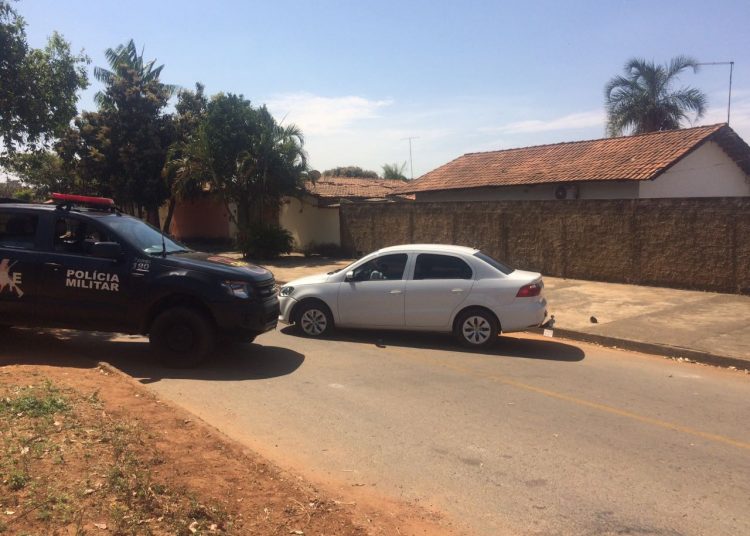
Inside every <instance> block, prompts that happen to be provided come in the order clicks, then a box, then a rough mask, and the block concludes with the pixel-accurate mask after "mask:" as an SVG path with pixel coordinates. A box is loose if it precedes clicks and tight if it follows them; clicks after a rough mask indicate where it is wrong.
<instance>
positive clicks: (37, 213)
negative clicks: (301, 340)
mask: <svg viewBox="0 0 750 536" xmlns="http://www.w3.org/2000/svg"><path fill="white" fill-rule="evenodd" d="M278 315H279V302H278V298H277V296H276V284H275V281H274V278H273V274H271V272H269V271H268V270H266V269H264V268H261V267H259V266H254V265H252V264H248V263H245V262H242V261H239V260H235V259H231V258H227V257H221V256H215V255H210V254H207V253H199V252H197V251H193V250H191V249H189V248H187V247H185V246H184V245H182V244H180V243H178V242H175V241H174V240H171V239H170V238H168V237H166V236H164V235H163V234H162V233H161V232H159V231H158V230H157V229H155V228H154V227H152V226H150V225H147V224H146V223H144V222H142V221H141V220H139V219H137V218H133V217H130V216H127V215H125V214H122V213H121V212H120V211H119V210H117V209H116V208H115V207H114V203H113V202H112V201H111V200H109V199H105V198H86V197H81V196H69V195H55V196H53V203H51V204H31V203H19V202H10V200H0V324H1V325H2V326H1V327H8V326H37V327H60V328H71V329H81V330H95V331H110V332H123V333H131V334H144V335H146V334H147V335H148V336H149V339H150V341H151V343H152V345H153V346H154V347H155V349H156V351H157V352H158V354H159V357H160V358H161V360H162V362H163V363H164V364H166V365H168V366H176V367H188V366H193V365H196V364H197V363H199V362H200V361H201V360H203V359H204V358H205V357H206V356H208V355H209V354H210V353H211V351H212V349H213V347H214V344H215V342H216V340H217V338H220V337H221V338H231V339H234V340H242V341H248V342H249V341H252V340H253V339H254V338H255V337H256V336H257V335H260V334H262V333H265V332H267V331H270V330H272V329H274V328H275V327H276V322H277V319H278ZM7 336H8V334H7V333H2V334H0V339H2V338H3V337H7Z"/></svg>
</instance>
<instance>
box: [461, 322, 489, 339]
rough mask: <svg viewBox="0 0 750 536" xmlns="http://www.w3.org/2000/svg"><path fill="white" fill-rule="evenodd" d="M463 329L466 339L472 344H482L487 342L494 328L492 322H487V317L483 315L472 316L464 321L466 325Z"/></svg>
mask: <svg viewBox="0 0 750 536" xmlns="http://www.w3.org/2000/svg"><path fill="white" fill-rule="evenodd" d="M461 330H462V331H463V334H464V339H466V340H467V341H469V342H470V343H471V344H482V343H483V342H487V339H489V338H490V335H491V334H492V328H491V326H490V323H489V322H487V319H486V318H483V317H481V316H470V317H469V318H467V319H466V320H465V321H464V325H463V326H462V328H461Z"/></svg>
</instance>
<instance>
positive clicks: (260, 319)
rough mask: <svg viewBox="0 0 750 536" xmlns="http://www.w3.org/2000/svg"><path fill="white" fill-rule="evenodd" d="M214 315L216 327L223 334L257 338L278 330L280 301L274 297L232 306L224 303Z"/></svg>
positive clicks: (239, 302)
mask: <svg viewBox="0 0 750 536" xmlns="http://www.w3.org/2000/svg"><path fill="white" fill-rule="evenodd" d="M213 313H214V319H215V320H216V326H217V328H218V329H219V332H221V333H222V334H224V335H228V336H234V335H237V336H239V337H255V336H257V335H260V334H262V333H266V332H267V331H271V330H274V329H276V324H277V323H278V318H279V300H278V299H277V298H276V296H273V297H272V298H269V299H266V300H262V301H261V300H252V301H247V302H245V301H235V302H232V303H231V304H230V305H227V304H226V303H223V304H222V306H221V307H216V308H215V310H214V311H213Z"/></svg>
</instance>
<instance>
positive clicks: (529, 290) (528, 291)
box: [516, 283, 542, 298]
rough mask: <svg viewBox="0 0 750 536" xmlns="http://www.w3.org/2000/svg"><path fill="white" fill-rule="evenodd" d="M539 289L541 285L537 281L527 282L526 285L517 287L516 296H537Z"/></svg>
mask: <svg viewBox="0 0 750 536" xmlns="http://www.w3.org/2000/svg"><path fill="white" fill-rule="evenodd" d="M541 291H542V285H540V284H539V283H529V284H528V285H524V286H522V287H521V288H519V289H518V294H516V298H532V297H534V296H539V293H540V292H541Z"/></svg>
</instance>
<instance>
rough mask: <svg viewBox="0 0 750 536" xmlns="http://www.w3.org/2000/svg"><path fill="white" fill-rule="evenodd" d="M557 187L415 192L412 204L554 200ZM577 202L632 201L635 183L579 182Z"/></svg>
mask: <svg viewBox="0 0 750 536" xmlns="http://www.w3.org/2000/svg"><path fill="white" fill-rule="evenodd" d="M559 185H560V184H559V183H558V184H538V185H535V186H499V187H494V188H470V189H466V190H446V191H442V192H417V194H416V200H417V201H423V202H429V201H504V200H507V201H525V200H531V201H539V200H546V199H555V189H556V188H557V187H558V186H559ZM577 185H578V198H579V199H634V198H636V197H638V184H637V183H635V182H625V181H622V182H614V181H611V182H606V183H605V182H589V183H586V182H583V183H577Z"/></svg>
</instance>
